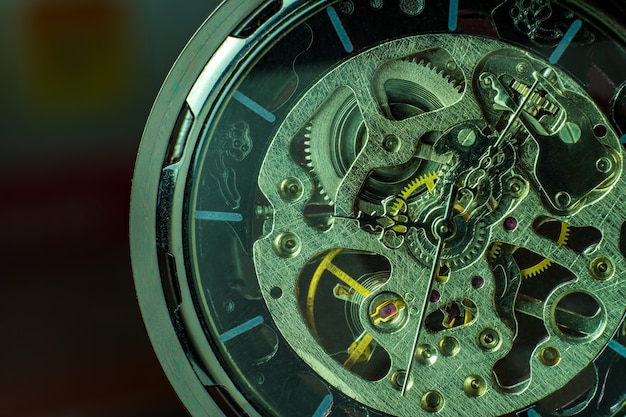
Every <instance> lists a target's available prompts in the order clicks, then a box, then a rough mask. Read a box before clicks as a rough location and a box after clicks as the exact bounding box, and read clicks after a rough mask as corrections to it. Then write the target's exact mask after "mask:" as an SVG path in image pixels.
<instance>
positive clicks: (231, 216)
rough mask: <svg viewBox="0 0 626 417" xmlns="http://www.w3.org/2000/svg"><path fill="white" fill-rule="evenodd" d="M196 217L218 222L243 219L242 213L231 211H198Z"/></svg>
mask: <svg viewBox="0 0 626 417" xmlns="http://www.w3.org/2000/svg"><path fill="white" fill-rule="evenodd" d="M196 219H198V220H209V221H216V222H240V221H242V220H243V216H242V215H241V213H230V212H226V211H204V210H200V211H196Z"/></svg>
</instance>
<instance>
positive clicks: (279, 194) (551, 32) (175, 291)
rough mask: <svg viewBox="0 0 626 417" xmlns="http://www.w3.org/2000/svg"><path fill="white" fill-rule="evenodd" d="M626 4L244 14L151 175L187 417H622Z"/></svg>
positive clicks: (410, 4) (194, 80)
mask: <svg viewBox="0 0 626 417" xmlns="http://www.w3.org/2000/svg"><path fill="white" fill-rule="evenodd" d="M625 11H626V5H625V3H624V2H623V1H604V2H599V1H598V2H592V1H582V0H552V1H551V0H483V1H477V0H463V1H461V2H459V1H458V0H449V1H438V2H436V1H431V0H344V1H328V0H309V1H302V0H282V1H276V0H268V1H263V0H246V1H236V0H229V1H225V2H224V3H223V4H222V5H221V6H219V7H218V8H217V9H216V10H215V11H214V13H213V14H212V15H211V16H209V18H208V19H207V20H206V22H205V23H204V24H203V25H202V27H201V28H200V29H199V30H198V32H197V33H196V34H195V35H194V37H193V38H192V39H191V41H190V42H189V44H188V45H187V46H186V48H185V49H184V51H183V52H182V54H181V55H180V57H179V59H178V61H177V62H176V63H175V65H174V67H173V68H172V70H171V72H170V74H169V76H168V78H167V79H166V81H165V83H164V85H163V87H162V89H161V92H160V93H159V96H158V98H157V100H156V103H155V105H154V107H153V110H152V112H151V114H150V117H149V120H148V122H147V126H146V128H145V132H144V135H143V138H142V142H141V147H140V150H139V153H138V157H137V163H136V168H135V174H134V181H133V189H132V198H131V213H130V239H131V255H132V263H133V270H134V276H135V286H136V291H137V295H138V299H139V304H140V307H141V311H142V314H143V318H144V321H145V325H146V327H147V330H148V333H149V336H150V338H151V341H152V344H153V346H154V349H155V351H156V354H157V356H158V358H159V360H160V362H161V365H162V367H163V369H164V371H165V373H166V375H167V377H168V378H169V380H170V382H171V384H172V386H173V387H174V389H175V390H176V392H177V394H178V396H179V397H180V399H181V401H182V402H183V404H184V405H185V407H186V408H187V410H188V411H189V413H190V414H191V415H193V416H210V417H216V416H229V417H230V416H268V417H269V416H281V417H287V416H288V417H292V416H303V417H323V416H332V417H382V416H396V417H415V416H429V415H438V416H480V417H484V416H523V417H526V416H528V417H537V416H544V417H548V416H579V417H586V416H618V415H624V413H625V410H626V408H625V401H626V384H625V383H624V375H626V362H625V355H626V347H625V346H626V333H625V328H624V314H625V300H626V277H625V276H624V269H625V267H626V206H625V203H624V202H625V201H626V174H625V172H624V166H625V165H624V164H625V161H624V145H623V144H624V142H626V29H625V27H626V20H625V18H624V16H625Z"/></svg>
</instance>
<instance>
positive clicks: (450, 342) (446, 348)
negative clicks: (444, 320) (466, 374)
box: [439, 336, 461, 356]
mask: <svg viewBox="0 0 626 417" xmlns="http://www.w3.org/2000/svg"><path fill="white" fill-rule="evenodd" d="M439 350H440V351H441V354H442V355H443V356H454V355H456V354H457V353H459V351H460V350H461V344H460V343H459V341H458V340H457V339H456V338H455V337H452V336H446V337H444V338H442V339H441V340H440V341H439Z"/></svg>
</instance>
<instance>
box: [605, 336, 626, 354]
mask: <svg viewBox="0 0 626 417" xmlns="http://www.w3.org/2000/svg"><path fill="white" fill-rule="evenodd" d="M608 346H609V347H610V348H611V349H613V350H614V351H616V352H617V353H619V354H620V355H622V356H623V357H625V358H626V347H624V346H622V345H620V344H619V343H618V342H617V341H616V340H615V339H611V340H609V345H608Z"/></svg>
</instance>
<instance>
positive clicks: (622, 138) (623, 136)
mask: <svg viewBox="0 0 626 417" xmlns="http://www.w3.org/2000/svg"><path fill="white" fill-rule="evenodd" d="M619 139H620V140H621V141H622V143H626V135H622V137H621V138H619Z"/></svg>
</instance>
